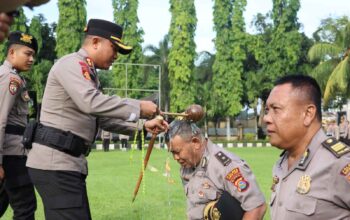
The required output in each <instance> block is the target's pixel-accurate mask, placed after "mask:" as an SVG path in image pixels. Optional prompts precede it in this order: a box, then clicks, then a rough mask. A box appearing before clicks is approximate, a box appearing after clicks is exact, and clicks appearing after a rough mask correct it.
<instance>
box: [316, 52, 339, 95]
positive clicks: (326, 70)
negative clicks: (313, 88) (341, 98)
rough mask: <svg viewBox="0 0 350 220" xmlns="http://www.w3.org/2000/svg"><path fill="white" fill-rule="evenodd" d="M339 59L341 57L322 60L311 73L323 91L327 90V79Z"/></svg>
mask: <svg viewBox="0 0 350 220" xmlns="http://www.w3.org/2000/svg"><path fill="white" fill-rule="evenodd" d="M339 61H340V59H330V60H327V61H325V62H322V63H320V64H319V65H317V66H316V67H315V68H314V69H313V70H312V72H311V73H310V75H311V76H312V77H313V78H315V79H316V81H317V82H318V84H319V85H320V87H321V90H322V91H324V90H325V87H326V84H327V81H328V79H329V77H330V75H331V73H332V72H333V70H334V68H335V67H336V66H337V64H338V63H339Z"/></svg>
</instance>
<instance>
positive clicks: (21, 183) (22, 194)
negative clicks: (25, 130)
mask: <svg viewBox="0 0 350 220" xmlns="http://www.w3.org/2000/svg"><path fill="white" fill-rule="evenodd" d="M26 161H27V157H26V156H4V157H3V162H2V166H3V168H4V171H5V181H4V189H5V192H6V194H7V196H8V199H9V203H10V205H11V207H12V209H13V219H14V220H32V219H35V217H34V213H35V210H36V198H35V191H34V186H33V184H32V182H31V180H30V177H29V175H28V169H27V167H26V166H25V164H26Z"/></svg>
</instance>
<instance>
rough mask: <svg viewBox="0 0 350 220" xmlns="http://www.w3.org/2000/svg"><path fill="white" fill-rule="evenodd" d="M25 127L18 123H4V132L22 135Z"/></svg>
mask: <svg viewBox="0 0 350 220" xmlns="http://www.w3.org/2000/svg"><path fill="white" fill-rule="evenodd" d="M24 129H25V127H22V126H20V125H10V124H8V125H6V127H5V133H6V134H14V135H23V133H24Z"/></svg>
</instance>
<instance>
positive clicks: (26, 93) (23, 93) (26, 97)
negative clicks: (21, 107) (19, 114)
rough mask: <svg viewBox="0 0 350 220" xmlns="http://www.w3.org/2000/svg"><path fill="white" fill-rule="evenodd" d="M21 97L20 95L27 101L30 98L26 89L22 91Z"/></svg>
mask: <svg viewBox="0 0 350 220" xmlns="http://www.w3.org/2000/svg"><path fill="white" fill-rule="evenodd" d="M21 97H22V100H23V101H25V102H29V100H30V97H29V93H28V91H27V90H25V91H23V92H22V94H21Z"/></svg>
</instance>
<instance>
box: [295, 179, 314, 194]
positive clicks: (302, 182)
mask: <svg viewBox="0 0 350 220" xmlns="http://www.w3.org/2000/svg"><path fill="white" fill-rule="evenodd" d="M310 187H311V177H310V176H309V175H303V176H301V177H300V179H299V182H298V186H297V192H298V193H300V194H306V193H308V192H309V191H310Z"/></svg>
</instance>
